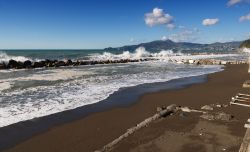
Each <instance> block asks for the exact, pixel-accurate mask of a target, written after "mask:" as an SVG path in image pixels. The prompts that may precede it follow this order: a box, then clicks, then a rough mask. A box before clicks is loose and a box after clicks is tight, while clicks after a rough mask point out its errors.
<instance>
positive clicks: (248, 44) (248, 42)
mask: <svg viewBox="0 0 250 152" xmlns="http://www.w3.org/2000/svg"><path fill="white" fill-rule="evenodd" d="M240 48H250V39H249V40H246V41H244V42H242V43H241V45H240Z"/></svg>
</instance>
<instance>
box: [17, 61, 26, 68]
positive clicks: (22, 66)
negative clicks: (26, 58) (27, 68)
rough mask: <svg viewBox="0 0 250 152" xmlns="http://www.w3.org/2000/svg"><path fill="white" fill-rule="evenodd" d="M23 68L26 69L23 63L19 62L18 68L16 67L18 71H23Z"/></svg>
mask: <svg viewBox="0 0 250 152" xmlns="http://www.w3.org/2000/svg"><path fill="white" fill-rule="evenodd" d="M23 68H24V64H23V62H21V61H18V62H17V67H16V69H23Z"/></svg>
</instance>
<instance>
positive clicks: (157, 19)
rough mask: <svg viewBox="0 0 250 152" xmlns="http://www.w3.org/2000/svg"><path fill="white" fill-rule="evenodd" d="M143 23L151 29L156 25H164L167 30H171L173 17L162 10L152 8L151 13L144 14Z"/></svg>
mask: <svg viewBox="0 0 250 152" xmlns="http://www.w3.org/2000/svg"><path fill="white" fill-rule="evenodd" d="M145 23H146V24H147V25H148V26H150V27H152V26H156V25H166V26H167V27H168V28H173V27H174V24H173V17H172V16H171V15H169V14H166V13H164V11H163V9H160V8H154V9H153V11H152V12H151V13H146V14H145Z"/></svg>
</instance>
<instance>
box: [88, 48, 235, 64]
mask: <svg viewBox="0 0 250 152" xmlns="http://www.w3.org/2000/svg"><path fill="white" fill-rule="evenodd" d="M234 56H239V54H198V55H191V54H184V53H182V52H180V51H179V52H177V53H174V52H173V51H172V50H162V51H160V52H158V53H150V52H148V51H146V50H145V48H144V47H139V48H137V49H136V50H135V52H134V53H131V52H129V51H124V52H123V53H121V54H112V53H110V52H104V53H103V54H92V55H91V56H90V59H91V60H121V59H144V58H154V59H159V60H165V61H169V60H177V61H181V60H183V59H205V58H221V57H234Z"/></svg>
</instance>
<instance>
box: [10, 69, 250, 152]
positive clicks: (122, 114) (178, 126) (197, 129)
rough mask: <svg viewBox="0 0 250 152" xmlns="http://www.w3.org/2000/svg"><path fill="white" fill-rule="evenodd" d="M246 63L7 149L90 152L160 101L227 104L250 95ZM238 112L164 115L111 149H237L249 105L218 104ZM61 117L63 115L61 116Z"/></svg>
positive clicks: (149, 112) (17, 151) (153, 110)
mask: <svg viewBox="0 0 250 152" xmlns="http://www.w3.org/2000/svg"><path fill="white" fill-rule="evenodd" d="M247 69H248V66H247V65H228V66H227V67H226V68H225V70H224V71H222V72H218V73H214V74H210V75H208V81H207V82H205V83H202V84H194V85H192V86H189V87H187V88H185V89H176V90H171V91H169V90H168V91H160V92H156V93H149V94H145V95H143V96H142V97H140V99H139V100H138V101H137V102H136V103H135V104H133V105H132V106H127V107H124V108H113V109H112V110H108V111H104V112H99V113H95V114H91V115H89V116H87V117H85V118H82V119H79V120H76V121H73V122H70V123H66V124H63V125H59V126H56V127H53V128H51V129H49V130H48V131H46V132H44V133H41V134H38V135H36V136H34V137H32V138H30V139H28V140H26V141H23V142H21V143H19V144H18V145H16V146H14V147H12V148H10V149H8V150H6V151H8V152H34V151H36V152H45V151H46V152H59V151H60V152H64V151H65V152H71V151H72V152H78V151H79V152H80V151H81V152H82V151H84V152H91V151H94V150H97V149H100V148H102V147H103V146H104V145H106V144H107V143H109V142H111V141H112V140H114V139H115V138H117V137H119V136H120V135H121V134H123V133H124V132H125V131H126V130H127V129H128V128H130V127H132V126H135V125H136V124H137V123H139V122H141V121H143V120H144V119H145V118H147V117H150V116H152V115H153V114H155V113H156V108H157V107H158V106H162V105H166V106H167V105H170V104H177V105H180V106H188V107H191V108H194V109H200V108H201V107H202V106H204V105H208V104H227V105H228V104H229V102H230V99H231V97H232V96H234V95H236V93H238V92H241V93H249V90H247V89H243V88H242V84H243V82H244V81H245V80H248V79H249V78H250V76H249V74H248V73H247ZM213 111H214V112H216V111H223V112H225V113H229V114H231V115H233V116H234V118H233V119H232V121H229V122H223V121H209V120H205V119H202V118H200V114H196V113H187V114H181V113H177V114H174V115H172V116H170V117H167V118H164V119H160V120H157V121H155V122H154V123H152V124H150V125H149V126H147V127H145V128H143V129H141V130H139V131H138V132H136V133H135V134H133V135H131V136H129V137H128V138H126V139H125V140H123V141H122V142H120V143H119V144H118V145H116V146H115V147H114V148H113V149H112V151H119V152H122V151H124V152H127V151H172V152H179V151H202V152H203V151H204V152H207V151H209V152H210V151H211V152H212V151H237V150H238V149H239V147H240V144H241V140H242V138H243V136H244V134H245V131H246V130H245V129H244V127H243V126H244V124H245V122H246V120H247V119H248V118H249V115H250V111H249V108H245V107H241V106H227V107H221V108H214V110H213ZM62 119H63V118H62Z"/></svg>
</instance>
